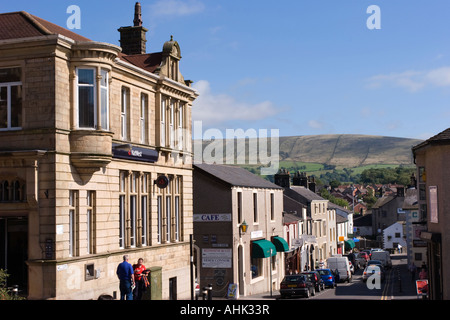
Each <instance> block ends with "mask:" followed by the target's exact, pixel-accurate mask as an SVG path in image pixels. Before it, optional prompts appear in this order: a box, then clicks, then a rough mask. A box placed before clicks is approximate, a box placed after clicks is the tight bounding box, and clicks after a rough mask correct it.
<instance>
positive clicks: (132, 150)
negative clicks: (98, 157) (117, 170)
mask: <svg viewBox="0 0 450 320" xmlns="http://www.w3.org/2000/svg"><path fill="white" fill-rule="evenodd" d="M112 154H113V158H116V159H124V160H134V161H140V162H150V163H155V162H157V161H158V158H159V153H158V151H156V150H153V149H145V148H139V147H135V146H132V145H129V144H123V145H120V144H115V143H114V144H113V146H112Z"/></svg>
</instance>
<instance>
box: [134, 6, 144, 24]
mask: <svg viewBox="0 0 450 320" xmlns="http://www.w3.org/2000/svg"><path fill="white" fill-rule="evenodd" d="M133 22H134V26H135V27H142V9H141V4H140V3H139V2H136V5H135V6H134V20H133Z"/></svg>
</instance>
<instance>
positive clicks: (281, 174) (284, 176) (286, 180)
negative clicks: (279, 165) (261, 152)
mask: <svg viewBox="0 0 450 320" xmlns="http://www.w3.org/2000/svg"><path fill="white" fill-rule="evenodd" d="M290 179H291V176H290V174H289V171H286V170H285V169H280V170H279V171H278V173H277V174H276V175H275V177H274V180H275V181H274V182H275V184H276V185H278V186H280V187H282V188H290V186H291V182H290Z"/></svg>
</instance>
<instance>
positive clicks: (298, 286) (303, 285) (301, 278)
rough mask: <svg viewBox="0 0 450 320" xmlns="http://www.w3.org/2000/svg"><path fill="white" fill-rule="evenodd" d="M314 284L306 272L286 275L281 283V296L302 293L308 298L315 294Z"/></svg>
mask: <svg viewBox="0 0 450 320" xmlns="http://www.w3.org/2000/svg"><path fill="white" fill-rule="evenodd" d="M315 293H316V290H315V288H314V284H313V283H312V282H311V280H309V277H308V276H307V275H306V274H291V275H287V276H285V277H284V279H283V280H282V281H281V283H280V295H281V298H286V297H290V296H296V295H301V296H304V297H306V298H309V297H310V296H313V295H315Z"/></svg>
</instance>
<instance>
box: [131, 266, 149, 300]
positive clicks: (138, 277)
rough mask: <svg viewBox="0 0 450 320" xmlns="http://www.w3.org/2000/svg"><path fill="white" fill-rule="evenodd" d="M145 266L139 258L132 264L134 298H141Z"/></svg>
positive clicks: (143, 289)
mask: <svg viewBox="0 0 450 320" xmlns="http://www.w3.org/2000/svg"><path fill="white" fill-rule="evenodd" d="M145 269H146V268H145V266H144V259H142V258H139V259H138V262H137V263H136V264H134V265H133V270H134V283H135V284H136V287H135V288H134V290H133V299H134V300H141V299H142V294H143V293H144V292H145V288H146V285H145V280H144V278H145V277H146V274H145Z"/></svg>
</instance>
